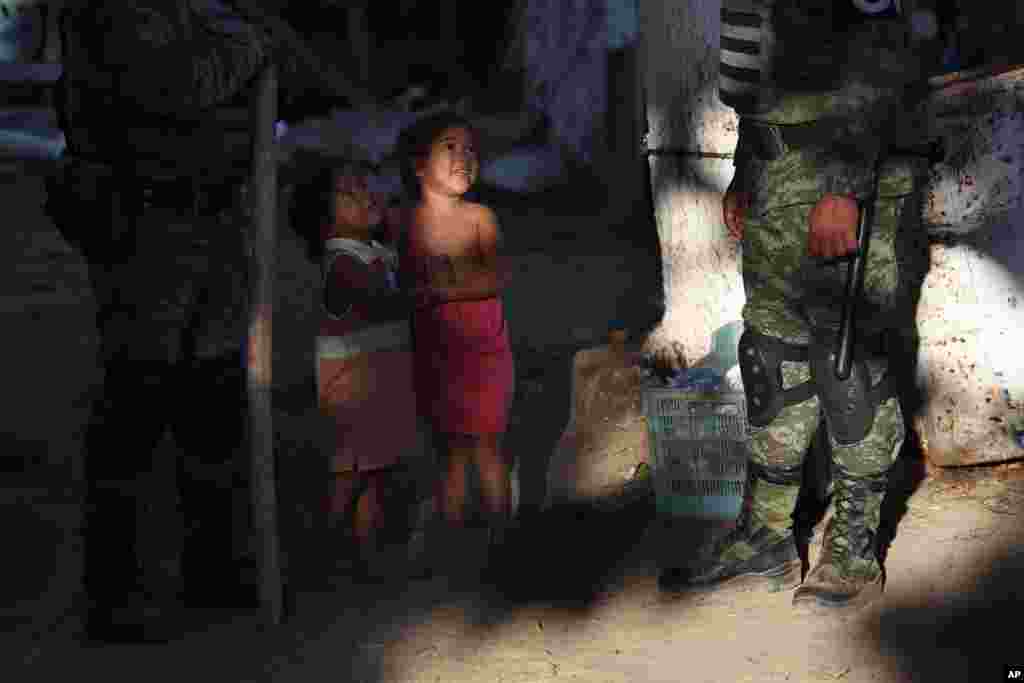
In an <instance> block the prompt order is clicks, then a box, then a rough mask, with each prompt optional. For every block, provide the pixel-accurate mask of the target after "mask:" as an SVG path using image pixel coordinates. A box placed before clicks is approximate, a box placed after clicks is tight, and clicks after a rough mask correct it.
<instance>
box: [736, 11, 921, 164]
mask: <svg viewBox="0 0 1024 683" xmlns="http://www.w3.org/2000/svg"><path fill="white" fill-rule="evenodd" d="M889 2H890V4H893V5H895V2H896V0H889ZM862 4H863V3H862ZM875 4H879V3H875ZM881 4H882V5H884V4H885V2H882V3H881ZM721 19H722V37H721V51H720V65H719V96H720V98H721V100H722V102H723V103H724V104H726V105H728V106H730V107H732V108H734V109H735V110H736V112H737V113H738V114H739V115H740V116H742V117H744V118H746V119H748V120H750V121H757V122H761V123H766V124H773V125H779V126H802V125H807V124H812V123H813V124H815V125H816V128H817V129H818V130H820V131H821V147H822V148H823V149H828V148H829V147H834V148H835V149H836V154H835V156H840V157H843V158H846V159H855V158H858V157H859V158H861V159H863V160H865V161H868V160H870V159H872V158H874V156H876V155H877V153H878V151H879V149H880V148H881V146H883V145H884V144H885V142H886V141H887V140H896V141H899V142H900V143H901V144H904V145H906V144H910V143H911V142H912V141H913V138H914V137H915V135H916V133H915V131H917V130H918V129H919V128H920V126H919V122H918V120H917V118H916V110H917V106H916V104H917V100H918V99H919V98H920V96H922V95H923V94H924V89H923V88H922V87H920V86H921V85H923V84H924V78H925V75H926V67H927V64H928V60H929V59H930V58H931V57H932V56H931V55H929V54H927V53H925V52H923V51H921V50H918V49H912V48H911V47H910V35H909V29H908V24H907V22H906V21H905V20H904V19H903V18H901V17H899V16H895V15H894V16H891V17H885V18H876V17H871V16H870V15H866V14H864V13H863V12H861V11H860V10H858V9H857V4H856V3H854V2H852V0H834V1H833V0H724V1H723V5H722V13H721Z"/></svg>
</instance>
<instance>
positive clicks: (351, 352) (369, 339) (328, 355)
mask: <svg viewBox="0 0 1024 683" xmlns="http://www.w3.org/2000/svg"><path fill="white" fill-rule="evenodd" d="M410 345H411V341H410V335H409V323H408V322H406V321H404V320H403V321H400V322H395V323H387V324H384V325H374V326H372V327H366V328H363V329H361V330H358V331H356V332H352V333H350V334H346V335H344V336H337V337H333V336H332V337H317V338H316V356H317V358H318V359H323V360H345V359H346V358H351V357H352V356H355V355H357V354H360V353H372V352H374V351H403V350H408V349H409V348H410Z"/></svg>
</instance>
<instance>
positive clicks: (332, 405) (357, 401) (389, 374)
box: [318, 351, 423, 473]
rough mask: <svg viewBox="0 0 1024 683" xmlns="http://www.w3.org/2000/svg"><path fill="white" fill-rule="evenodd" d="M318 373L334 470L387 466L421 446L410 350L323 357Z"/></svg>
mask: <svg viewBox="0 0 1024 683" xmlns="http://www.w3.org/2000/svg"><path fill="white" fill-rule="evenodd" d="M318 375H319V380H318V382H319V385H320V386H319V390H320V406H321V410H322V411H323V412H324V413H325V416H326V417H327V420H328V429H329V430H330V431H331V432H332V433H331V434H330V437H329V439H328V443H329V444H330V447H331V448H332V449H333V453H332V454H331V469H332V470H333V471H334V472H336V473H341V472H351V471H366V470H376V469H381V468H385V467H391V466H393V465H396V464H398V462H399V461H400V460H402V459H405V458H410V457H416V456H417V454H420V453H421V452H422V450H423V444H422V442H421V435H420V433H419V429H418V423H417V418H416V398H415V394H414V391H413V375H412V354H411V353H409V352H408V351H374V352H371V353H359V354H356V355H354V356H352V357H350V358H345V359H323V358H322V359H320V360H319V373H318Z"/></svg>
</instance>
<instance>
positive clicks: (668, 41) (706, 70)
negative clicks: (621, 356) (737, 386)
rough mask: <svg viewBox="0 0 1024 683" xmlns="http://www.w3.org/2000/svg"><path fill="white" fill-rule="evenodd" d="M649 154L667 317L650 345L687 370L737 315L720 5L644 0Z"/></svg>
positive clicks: (732, 135)
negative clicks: (726, 205) (721, 95)
mask: <svg viewBox="0 0 1024 683" xmlns="http://www.w3.org/2000/svg"><path fill="white" fill-rule="evenodd" d="M639 8H640V32H641V36H642V40H641V41H640V46H641V48H640V49H641V50H642V54H641V65H642V66H641V69H642V72H643V74H644V88H645V93H646V95H645V99H646V110H647V127H648V132H647V135H646V148H647V149H646V154H647V156H648V163H649V166H650V177H651V185H652V191H653V198H654V213H655V220H656V222H657V228H658V238H659V240H660V242H661V256H662V269H663V272H662V275H663V282H664V288H665V314H664V318H663V320H662V322H661V324H660V325H659V326H658V328H656V329H655V330H654V332H653V333H652V334H651V336H650V338H649V339H648V341H647V349H648V351H651V352H654V353H656V354H659V353H664V352H666V350H667V349H676V350H677V351H676V352H675V353H676V355H678V354H682V355H684V356H685V360H686V361H688V362H689V363H694V362H699V361H700V359H701V358H703V357H704V356H705V355H706V354H707V353H708V352H709V351H710V350H711V335H712V333H713V332H714V331H715V330H716V329H718V328H719V327H721V326H722V325H724V324H726V323H728V322H730V321H733V320H736V319H738V318H739V317H740V313H741V309H742V305H743V300H744V296H743V286H742V281H741V279H740V276H739V259H738V255H739V254H738V250H737V247H736V246H735V245H734V244H732V243H731V242H730V241H729V239H728V237H727V234H726V230H725V225H724V223H723V221H722V194H723V192H724V191H725V189H726V187H727V186H728V184H729V181H730V180H731V178H732V174H733V166H732V160H731V156H732V152H733V150H734V148H735V146H736V137H737V121H736V115H735V114H734V113H733V111H732V110H731V109H729V108H727V107H725V106H724V105H722V104H721V103H720V102H719V101H718V92H717V88H718V42H719V34H720V31H719V16H718V15H719V10H720V2H718V1H715V2H706V1H703V0H641V2H640V3H639Z"/></svg>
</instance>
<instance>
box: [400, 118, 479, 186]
mask: <svg viewBox="0 0 1024 683" xmlns="http://www.w3.org/2000/svg"><path fill="white" fill-rule="evenodd" d="M479 172H480V162H479V160H478V159H477V155H476V141H475V140H474V139H473V134H472V133H470V132H469V131H468V130H467V129H465V128H461V127H455V128H446V129H445V130H443V131H442V132H441V134H440V135H438V136H437V139H436V140H434V142H433V144H431V145H430V150H429V152H428V154H427V156H426V158H425V159H421V160H420V162H419V163H418V164H417V169H416V175H417V176H418V177H419V179H420V183H421V184H422V185H423V186H424V188H429V189H431V190H433V191H435V192H440V193H442V194H446V195H450V196H460V195H463V194H465V193H466V192H467V191H469V188H470V187H472V186H473V183H474V182H476V178H477V174H478V173H479Z"/></svg>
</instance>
